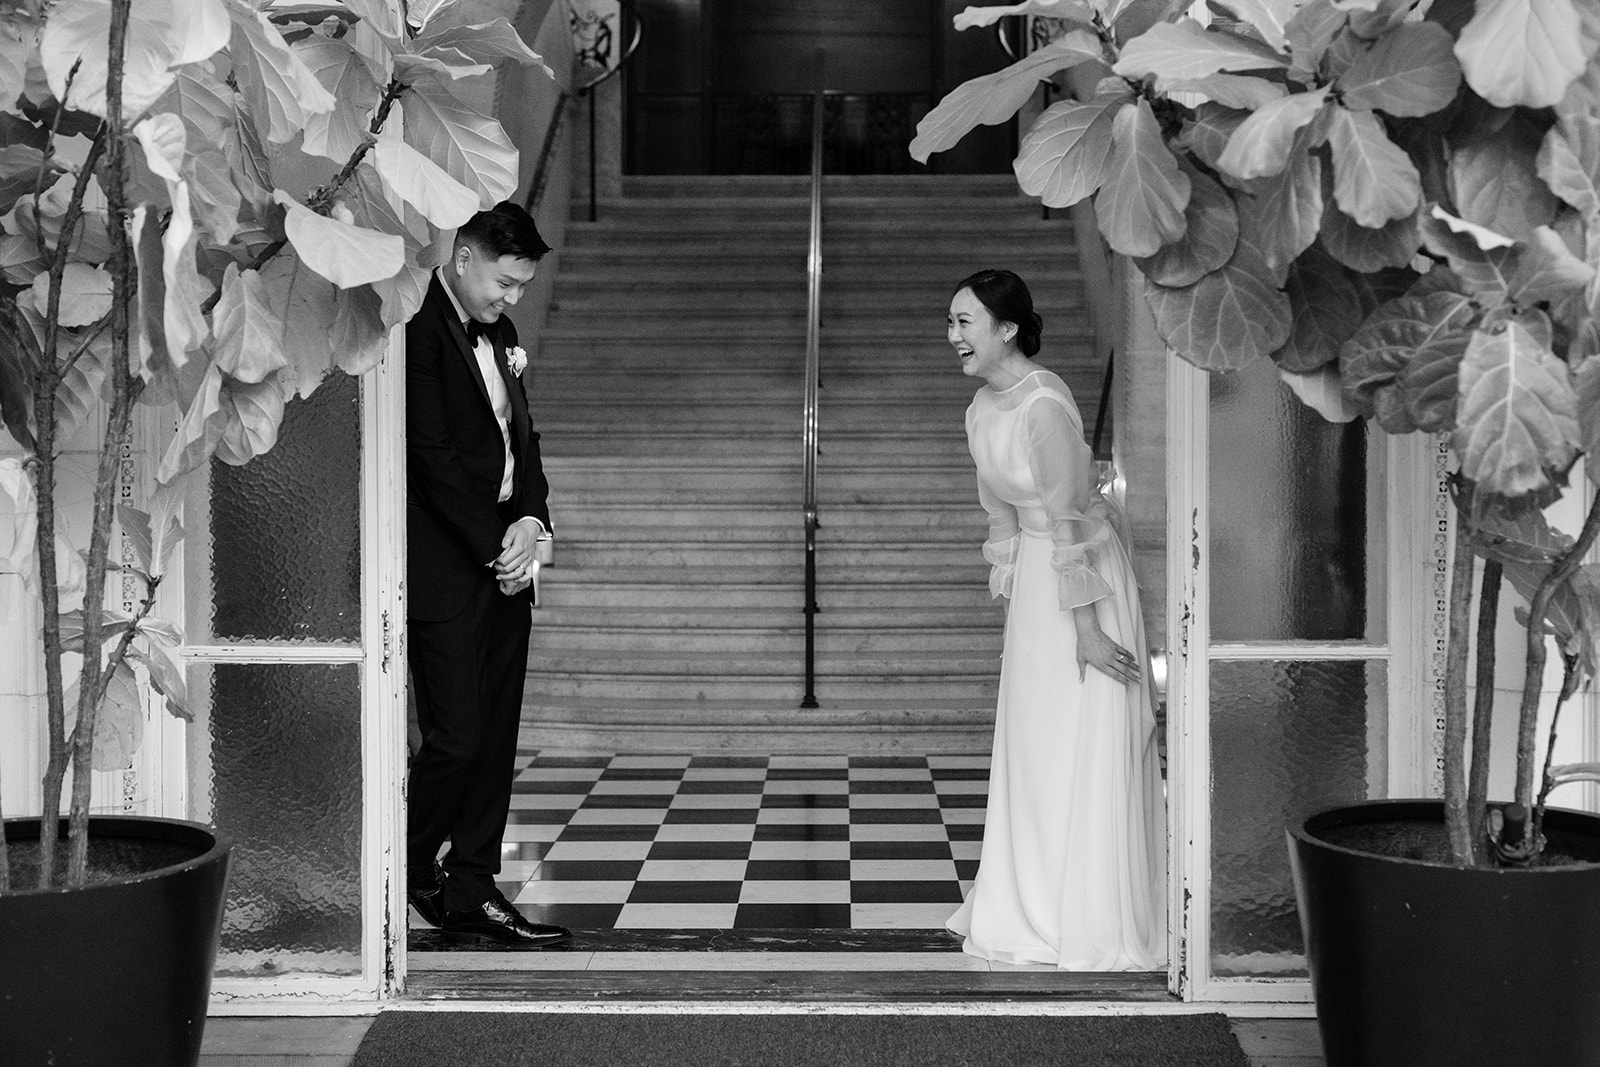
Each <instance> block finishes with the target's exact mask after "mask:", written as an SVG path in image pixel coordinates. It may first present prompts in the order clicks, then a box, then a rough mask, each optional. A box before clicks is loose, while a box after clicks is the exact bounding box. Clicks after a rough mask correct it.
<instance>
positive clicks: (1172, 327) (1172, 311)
mask: <svg viewBox="0 0 1600 1067" xmlns="http://www.w3.org/2000/svg"><path fill="white" fill-rule="evenodd" d="M1270 273H1271V272H1270V270H1269V269H1268V267H1267V265H1266V263H1265V262H1264V261H1263V260H1262V258H1261V253H1260V251H1259V250H1258V249H1256V248H1255V247H1254V246H1253V245H1251V244H1250V243H1249V242H1248V241H1247V240H1246V239H1245V238H1244V237H1243V236H1242V235H1241V236H1240V238H1239V243H1238V245H1237V247H1235V249H1234V253H1233V258H1232V259H1230V260H1229V261H1228V262H1227V264H1226V265H1224V266H1223V267H1221V268H1220V269H1218V270H1214V271H1212V272H1211V273H1210V274H1207V275H1206V276H1205V277H1204V278H1201V279H1200V280H1199V281H1198V282H1196V283H1195V284H1193V285H1190V286H1186V287H1184V288H1182V289H1167V288H1165V287H1163V286H1159V285H1156V284H1155V283H1154V282H1151V281H1149V280H1148V279H1146V281H1145V287H1144V293H1145V300H1146V302H1147V303H1149V305H1150V310H1151V311H1152V312H1154V313H1155V319H1156V329H1157V330H1158V331H1159V332H1160V334H1161V336H1162V338H1163V339H1164V340H1165V341H1166V342H1167V344H1168V345H1170V346H1171V347H1172V348H1173V349H1174V350H1175V351H1176V352H1177V353H1178V354H1179V355H1180V356H1182V357H1183V358H1184V359H1186V360H1188V361H1189V362H1190V363H1193V364H1194V365H1195V366H1197V367H1199V368H1200V369H1202V370H1209V371H1218V370H1239V369H1240V368H1242V367H1247V366H1249V365H1250V364H1251V363H1254V362H1256V361H1257V360H1260V359H1266V358H1267V357H1268V356H1269V355H1270V354H1271V353H1273V352H1275V351H1277V350H1278V349H1279V348H1281V347H1283V343H1284V342H1285V341H1287V340H1288V339H1289V330H1290V328H1291V319H1290V314H1289V298H1288V297H1286V296H1284V295H1283V293H1282V292H1280V291H1279V290H1278V288H1277V286H1275V285H1273V284H1272V281H1271V278H1270Z"/></svg>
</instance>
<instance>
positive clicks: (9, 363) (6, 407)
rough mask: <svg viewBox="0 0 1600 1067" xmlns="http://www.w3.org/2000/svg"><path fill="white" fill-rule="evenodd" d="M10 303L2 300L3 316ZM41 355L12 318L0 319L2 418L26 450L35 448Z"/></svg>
mask: <svg viewBox="0 0 1600 1067" xmlns="http://www.w3.org/2000/svg"><path fill="white" fill-rule="evenodd" d="M4 314H6V305H5V303H4V302H3V301H0V315H4ZM38 366H39V361H38V358H37V355H36V354H35V352H34V351H33V350H31V349H30V348H29V347H28V346H27V345H26V344H25V343H24V342H23V340H22V337H21V335H20V334H19V333H18V332H17V330H16V327H15V325H14V324H13V323H12V322H11V321H10V320H9V319H0V421H3V422H4V423H5V428H6V431H7V432H8V433H10V434H11V438H12V440H14V441H16V442H17V444H19V445H21V446H22V448H23V450H24V451H26V452H30V453H31V452H32V451H33V449H34V440H33V385H32V378H33V374H34V372H35V371H37V369H38Z"/></svg>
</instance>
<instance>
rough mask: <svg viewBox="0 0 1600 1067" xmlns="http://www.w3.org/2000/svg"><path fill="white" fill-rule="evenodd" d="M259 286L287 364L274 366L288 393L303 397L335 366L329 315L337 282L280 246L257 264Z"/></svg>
mask: <svg viewBox="0 0 1600 1067" xmlns="http://www.w3.org/2000/svg"><path fill="white" fill-rule="evenodd" d="M261 280H262V282H263V284H264V289H263V291H264V292H265V293H266V295H267V302H268V304H269V306H270V307H271V308H272V313H273V315H275V316H276V317H277V320H278V322H280V323H282V331H283V332H282V333H281V334H280V335H279V337H278V340H277V345H278V348H279V350H280V351H282V352H283V354H284V355H286V356H288V357H289V363H290V365H289V366H288V367H285V368H284V369H283V370H280V371H279V372H278V381H279V384H280V385H281V386H283V388H284V391H285V392H286V393H287V392H288V391H289V390H290V389H292V390H293V391H294V392H295V393H296V394H297V395H299V396H302V397H306V396H310V395H311V394H312V393H313V392H315V391H316V389H317V387H318V386H319V385H321V384H322V380H323V379H324V378H325V377H327V375H328V372H329V371H331V370H332V369H333V366H334V351H333V335H334V317H335V314H336V310H337V307H338V292H339V290H338V288H337V287H335V286H334V284H333V283H332V282H330V281H328V280H327V279H326V278H324V277H322V276H321V275H320V274H318V273H317V272H315V271H313V270H312V269H311V268H310V267H308V266H306V265H305V264H304V263H302V262H301V261H300V257H299V254H298V253H297V252H295V251H292V250H289V249H285V250H284V251H282V252H279V253H278V254H277V255H276V256H274V257H273V258H272V261H271V262H270V263H268V264H266V265H265V266H264V267H262V268H261Z"/></svg>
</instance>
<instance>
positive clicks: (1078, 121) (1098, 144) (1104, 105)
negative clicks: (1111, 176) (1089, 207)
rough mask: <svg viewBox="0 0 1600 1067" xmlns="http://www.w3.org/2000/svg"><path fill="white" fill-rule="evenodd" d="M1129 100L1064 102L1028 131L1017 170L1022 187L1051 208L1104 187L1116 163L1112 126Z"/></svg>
mask: <svg viewBox="0 0 1600 1067" xmlns="http://www.w3.org/2000/svg"><path fill="white" fill-rule="evenodd" d="M1125 106H1127V104H1126V101H1125V100H1119V99H1116V98H1112V97H1098V96H1097V97H1095V98H1094V99H1093V100H1091V101H1089V102H1087V103H1079V102H1078V101H1076V100H1064V101H1062V102H1061V103H1059V104H1052V105H1051V106H1050V107H1048V108H1046V109H1045V111H1044V113H1043V114H1041V115H1040V116H1039V118H1038V121H1036V122H1035V123H1034V124H1033V128H1032V129H1031V130H1029V131H1028V136H1027V138H1026V139H1025V140H1024V141H1023V142H1022V148H1021V149H1020V150H1019V151H1018V152H1017V158H1016V160H1015V161H1014V162H1013V163H1012V165H1011V166H1012V169H1013V170H1014V171H1015V172H1016V175H1017V184H1018V185H1019V186H1020V187H1021V188H1022V191H1023V192H1025V193H1027V194H1028V195H1029V196H1037V197H1039V198H1040V199H1041V200H1043V201H1044V203H1045V206H1047V207H1071V206H1072V205H1073V204H1076V203H1077V202H1078V201H1080V200H1082V199H1083V198H1084V197H1086V196H1088V195H1090V194H1091V193H1093V192H1094V191H1095V190H1096V189H1098V188H1100V185H1101V183H1102V182H1104V181H1105V178H1106V173H1107V171H1108V170H1109V169H1110V165H1111V125H1112V120H1113V119H1114V118H1115V117H1116V112H1117V111H1118V109H1120V108H1122V107H1125Z"/></svg>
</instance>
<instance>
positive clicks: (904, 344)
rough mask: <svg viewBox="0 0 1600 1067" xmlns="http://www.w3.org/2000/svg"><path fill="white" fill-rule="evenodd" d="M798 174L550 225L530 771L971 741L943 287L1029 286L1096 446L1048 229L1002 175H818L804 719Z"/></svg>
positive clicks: (1076, 331) (978, 740) (963, 527)
mask: <svg viewBox="0 0 1600 1067" xmlns="http://www.w3.org/2000/svg"><path fill="white" fill-rule="evenodd" d="M808 213H809V200H808V190H807V185H806V183H805V181H804V179H795V178H783V177H725V178H678V177H674V178H628V179H625V184H624V195H623V197H622V198H621V199H619V200H617V201H615V202H610V203H602V205H601V209H600V212H599V216H600V221H598V222H593V223H590V222H580V221H574V222H571V223H569V224H568V228H567V240H566V245H565V247H564V248H563V250H562V252H561V256H560V262H559V265H558V273H557V276H556V282H555V290H554V294H553V297H552V302H551V305H550V309H549V313H548V316H547V319H546V324H545V327H544V328H543V329H542V330H541V331H540V338H539V348H538V355H537V357H536V361H535V376H534V379H533V383H532V388H531V390H530V393H531V397H532V400H533V416H534V424H535V426H536V427H538V429H539V430H540V432H541V433H542V434H543V439H542V441H541V446H542V448H543V452H544V462H545V469H546V473H547V474H548V475H549V477H550V481H551V487H552V488H551V504H552V510H553V513H554V518H555V524H556V531H557V537H558V540H557V566H555V567H553V568H551V569H550V570H548V571H547V572H546V573H545V576H544V584H543V593H544V605H545V606H544V607H543V608H542V609H541V610H540V611H538V612H537V613H536V614H535V619H534V622H535V630H534V638H533V649H532V652H531V654H530V659H529V672H528V684H527V689H526V696H525V701H524V708H525V710H524V729H525V737H527V738H530V739H531V740H532V742H533V743H535V744H538V745H540V746H542V747H557V748H603V749H613V750H623V749H625V750H629V751H648V750H650V749H652V748H654V749H672V750H678V751H682V750H685V749H694V750H696V751H715V750H728V751H738V750H759V751H764V752H784V751H852V752H893V751H896V750H900V749H904V750H906V751H917V752H934V751H960V750H968V749H973V750H982V749H985V748H986V747H987V745H988V743H989V731H990V726H991V723H992V719H993V710H994V694H995V681H996V678H997V676H998V671H999V651H1000V642H1001V638H1002V629H1003V615H1002V612H1001V609H1000V607H999V606H998V605H997V604H995V603H993V602H991V601H990V600H989V596H988V585H987V573H988V572H987V565H986V564H984V562H983V560H982V557H981V554H980V546H981V543H982V540H983V535H984V521H983V514H982V510H981V509H980V508H979V507H978V504H977V491H976V485H975V481H974V477H975V476H974V473H973V468H972V461H971V458H970V457H969V456H968V455H967V451H966V440H965V434H964V429H963V424H962V418H963V412H964V411H965V408H966V405H967V402H968V401H969V400H970V399H971V396H972V393H973V391H974V390H975V389H976V388H977V386H978V384H980V383H978V382H977V381H975V380H973V379H968V378H966V377H965V376H963V375H962V373H961V369H960V365H959V363H958V361H957V359H956V357H955V355H954V352H953V350H952V349H951V348H950V347H949V345H948V344H947V343H946V342H945V340H944V332H945V326H944V321H945V313H946V310H947V308H948V304H949V298H950V288H951V286H952V285H953V284H954V283H955V282H956V281H958V280H959V279H960V278H961V277H963V276H964V275H966V274H967V273H970V272H971V271H972V270H975V269H978V268H979V267H982V266H1009V267H1011V268H1012V269H1015V270H1017V271H1018V273H1020V274H1022V276H1023V277H1024V278H1025V279H1027V280H1028V282H1029V284H1030V286H1031V287H1032V288H1033V291H1034V295H1035V299H1036V301H1037V302H1038V306H1039V310H1040V312H1041V314H1042V315H1043V316H1044V318H1045V345H1046V354H1045V356H1044V357H1043V358H1042V359H1041V363H1042V365H1044V366H1047V367H1049V368H1050V369H1053V370H1056V371H1057V372H1058V373H1061V374H1062V376H1063V377H1064V378H1066V379H1067V382H1068V384H1069V385H1070V386H1072V388H1073V390H1074V392H1075V393H1076V394H1077V396H1078V398H1079V403H1080V406H1082V407H1083V408H1084V417H1085V419H1086V420H1089V421H1091V422H1092V420H1093V418H1094V409H1095V404H1096V402H1097V400H1098V396H1099V383H1100V375H1101V373H1102V371H1103V368H1100V367H1097V366H1094V365H1092V362H1091V361H1090V360H1088V359H1087V358H1086V356H1087V353H1088V352H1089V350H1090V348H1089V334H1088V324H1087V320H1086V318H1085V316H1084V314H1083V309H1082V308H1081V306H1080V302H1081V297H1080V295H1079V293H1078V286H1077V284H1076V275H1075V272H1076V263H1077V259H1076V256H1075V254H1074V251H1073V245H1072V240H1073V238H1072V230H1071V226H1070V223H1069V222H1068V221H1067V220H1066V219H1065V218H1055V219H1049V220H1045V219H1042V218H1041V217H1040V211H1039V208H1038V206H1037V203H1036V202H1034V201H1031V200H1028V199H1026V198H1024V197H1022V196H1020V195H1019V194H1018V193H1017V191H1016V186H1015V182H1014V180H1013V179H1011V178H1010V177H1008V176H995V177H988V176H984V177H932V176H929V177H922V176H918V177H914V178H856V177H852V178H844V177H841V178H833V179H828V180H827V183H826V185H825V199H824V207H823V218H824V232H823V283H822V291H823V330H822V352H821V368H822V369H821V381H822V389H821V400H820V415H819V440H820V442H821V452H822V454H821V457H820V459H819V463H818V475H817V490H818V497H819V512H820V523H821V528H820V530H819V537H818V545H817V576H818V589H817V603H818V607H819V614H818V615H817V616H816V647H817V658H816V679H815V695H816V697H817V700H818V703H819V705H820V706H819V707H818V708H815V709H802V708H801V707H800V706H799V705H800V702H801V697H802V696H803V694H804V689H805V686H804V634H805V616H804V613H803V607H804V588H803V585H804V559H805V551H804V525H803V517H802V510H801V471H802V454H801V428H802V415H803V411H802V397H803V388H802V386H803V383H802V375H803V369H804V361H805V333H806V324H805V315H806V303H805V297H806V249H807V229H806V228H807V223H808V218H809V214H808Z"/></svg>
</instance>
